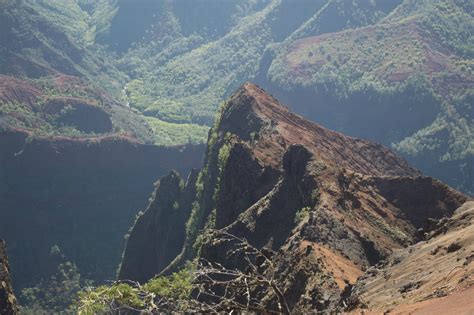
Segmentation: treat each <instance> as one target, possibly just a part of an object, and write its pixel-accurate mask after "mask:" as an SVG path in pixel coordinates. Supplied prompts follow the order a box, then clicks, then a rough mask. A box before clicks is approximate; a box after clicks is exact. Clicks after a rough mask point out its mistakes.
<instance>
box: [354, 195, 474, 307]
mask: <svg viewBox="0 0 474 315" xmlns="http://www.w3.org/2000/svg"><path fill="white" fill-rule="evenodd" d="M473 229H474V203H473V202H472V201H471V202H466V203H465V204H464V205H463V206H462V207H460V208H458V209H457V210H456V211H455V212H454V214H453V216H452V217H451V218H449V219H445V220H442V221H440V222H437V224H436V227H435V229H434V231H433V232H431V233H429V235H428V238H427V240H426V241H424V242H420V243H418V244H416V245H413V246H410V247H408V248H405V249H402V250H399V251H396V252H395V254H394V255H393V256H392V257H391V258H390V259H389V260H387V261H385V262H384V263H383V264H381V265H379V266H377V267H374V268H371V269H370V270H368V271H367V273H366V274H365V275H364V276H363V277H362V278H361V279H360V280H359V281H358V283H357V285H356V286H355V287H354V288H352V292H351V296H350V297H349V298H348V299H347V302H348V304H349V306H350V308H358V311H361V310H362V309H364V310H371V311H377V312H386V311H391V312H395V313H397V312H410V313H411V314H417V311H424V312H425V313H435V312H436V313H448V312H449V313H455V314H462V313H463V314H464V313H465V314H467V313H468V312H469V311H472V309H473V305H472V301H473V300H472V297H473V296H474V295H473V294H474V292H473V290H474V287H473V285H474V278H473V276H474V264H473V261H474V231H473ZM354 313H356V312H355V311H354Z"/></svg>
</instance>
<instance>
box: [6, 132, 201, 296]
mask: <svg viewBox="0 0 474 315" xmlns="http://www.w3.org/2000/svg"><path fill="white" fill-rule="evenodd" d="M0 147H1V148H2V150H0V178H1V180H0V200H1V202H0V236H1V237H2V238H4V239H6V240H8V242H9V245H10V246H9V249H10V252H9V253H10V263H11V266H12V273H13V281H14V285H15V288H17V289H18V290H19V289H21V288H23V287H25V286H31V285H34V284H35V283H36V282H37V281H39V279H40V278H42V277H47V275H48V272H49V271H51V257H50V249H51V247H53V246H54V245H58V246H59V247H60V249H61V252H62V253H63V254H64V255H65V256H66V257H67V259H68V260H70V261H73V262H75V263H76V264H77V266H78V268H79V272H80V273H81V275H82V276H83V277H84V278H86V279H95V280H104V279H113V278H114V277H115V271H116V268H117V265H118V264H119V263H120V259H121V252H122V249H123V243H124V238H123V237H124V235H125V234H126V233H127V230H128V228H129V227H130V225H131V224H132V223H133V220H134V217H135V215H136V214H137V212H138V211H139V210H140V209H143V207H144V206H145V205H146V203H145V201H146V200H147V198H148V195H149V193H150V192H151V191H152V190H153V183H154V182H155V181H156V179H157V178H158V177H159V176H161V175H165V174H166V173H167V172H169V170H170V169H176V170H178V171H179V172H181V173H182V174H187V173H188V172H189V171H190V170H191V169H193V168H199V167H200V166H201V161H202V156H203V149H204V147H203V146H182V147H158V146H154V145H144V144H140V143H138V142H136V141H134V140H133V139H128V138H124V137H118V136H110V137H96V138H81V139H72V138H67V137H55V138H52V137H51V138H29V137H28V134H27V133H24V132H20V131H16V132H4V133H0Z"/></svg>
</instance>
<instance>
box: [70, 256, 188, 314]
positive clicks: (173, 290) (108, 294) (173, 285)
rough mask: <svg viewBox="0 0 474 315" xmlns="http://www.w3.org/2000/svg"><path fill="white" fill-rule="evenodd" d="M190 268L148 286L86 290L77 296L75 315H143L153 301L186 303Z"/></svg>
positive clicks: (151, 281)
mask: <svg viewBox="0 0 474 315" xmlns="http://www.w3.org/2000/svg"><path fill="white" fill-rule="evenodd" d="M193 269H194V267H193V265H192V264H191V263H189V264H188V265H187V266H186V267H185V268H184V269H182V270H181V271H178V272H176V273H173V274H172V275H171V276H169V277H164V276H161V277H156V278H153V279H151V280H150V281H148V282H147V283H145V284H143V285H140V284H138V283H133V282H130V283H127V282H117V283H114V284H112V285H103V286H99V287H97V288H87V289H86V290H84V291H82V292H80V293H79V301H78V303H77V306H78V313H79V314H83V315H89V314H98V313H105V312H108V311H113V310H118V309H121V308H124V309H130V308H133V309H136V310H143V311H146V310H147V309H149V308H150V307H153V306H154V303H155V299H156V298H157V297H159V298H167V299H176V300H178V299H185V298H187V297H189V295H190V294H191V290H192V288H193V286H192V280H193Z"/></svg>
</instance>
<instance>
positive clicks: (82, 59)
mask: <svg viewBox="0 0 474 315" xmlns="http://www.w3.org/2000/svg"><path fill="white" fill-rule="evenodd" d="M73 3H75V2H74V1H72V3H71V4H68V5H66V4H64V3H63V2H62V1H52V2H51V1H30V0H4V1H2V2H0V8H1V10H0V28H1V29H2V34H1V36H2V37H1V41H2V46H1V47H0V73H2V74H7V75H13V76H24V77H29V78H38V77H41V76H45V75H52V74H58V73H63V74H67V75H73V76H82V77H86V78H88V79H89V80H93V81H100V82H101V84H102V85H103V86H105V87H107V88H108V89H110V90H113V91H117V92H118V91H120V89H121V87H122V83H123V82H124V81H126V76H125V75H124V74H123V73H121V72H120V71H118V70H117V69H116V68H115V67H114V64H113V62H112V61H111V60H110V59H108V58H107V57H106V55H105V54H104V55H101V54H99V53H98V52H97V51H96V50H94V49H92V50H91V49H89V48H87V47H86V45H87V43H88V42H90V41H91V40H93V32H92V30H91V29H90V27H89V25H88V24H86V21H87V18H88V16H87V15H86V13H85V12H83V11H82V10H81V9H80V8H79V7H78V6H77V5H76V6H74V5H73ZM74 8H75V9H76V10H74Z"/></svg>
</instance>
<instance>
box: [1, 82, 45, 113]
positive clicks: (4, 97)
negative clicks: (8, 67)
mask: <svg viewBox="0 0 474 315" xmlns="http://www.w3.org/2000/svg"><path fill="white" fill-rule="evenodd" d="M42 94H43V92H42V91H41V90H40V89H39V88H37V87H36V86H34V85H31V84H29V83H27V82H25V81H21V80H18V79H15V78H13V77H9V76H6V75H0V102H1V103H13V102H18V103H23V104H28V105H29V106H33V105H34V104H35V103H36V101H37V100H38V97H40V96H41V95H42Z"/></svg>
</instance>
